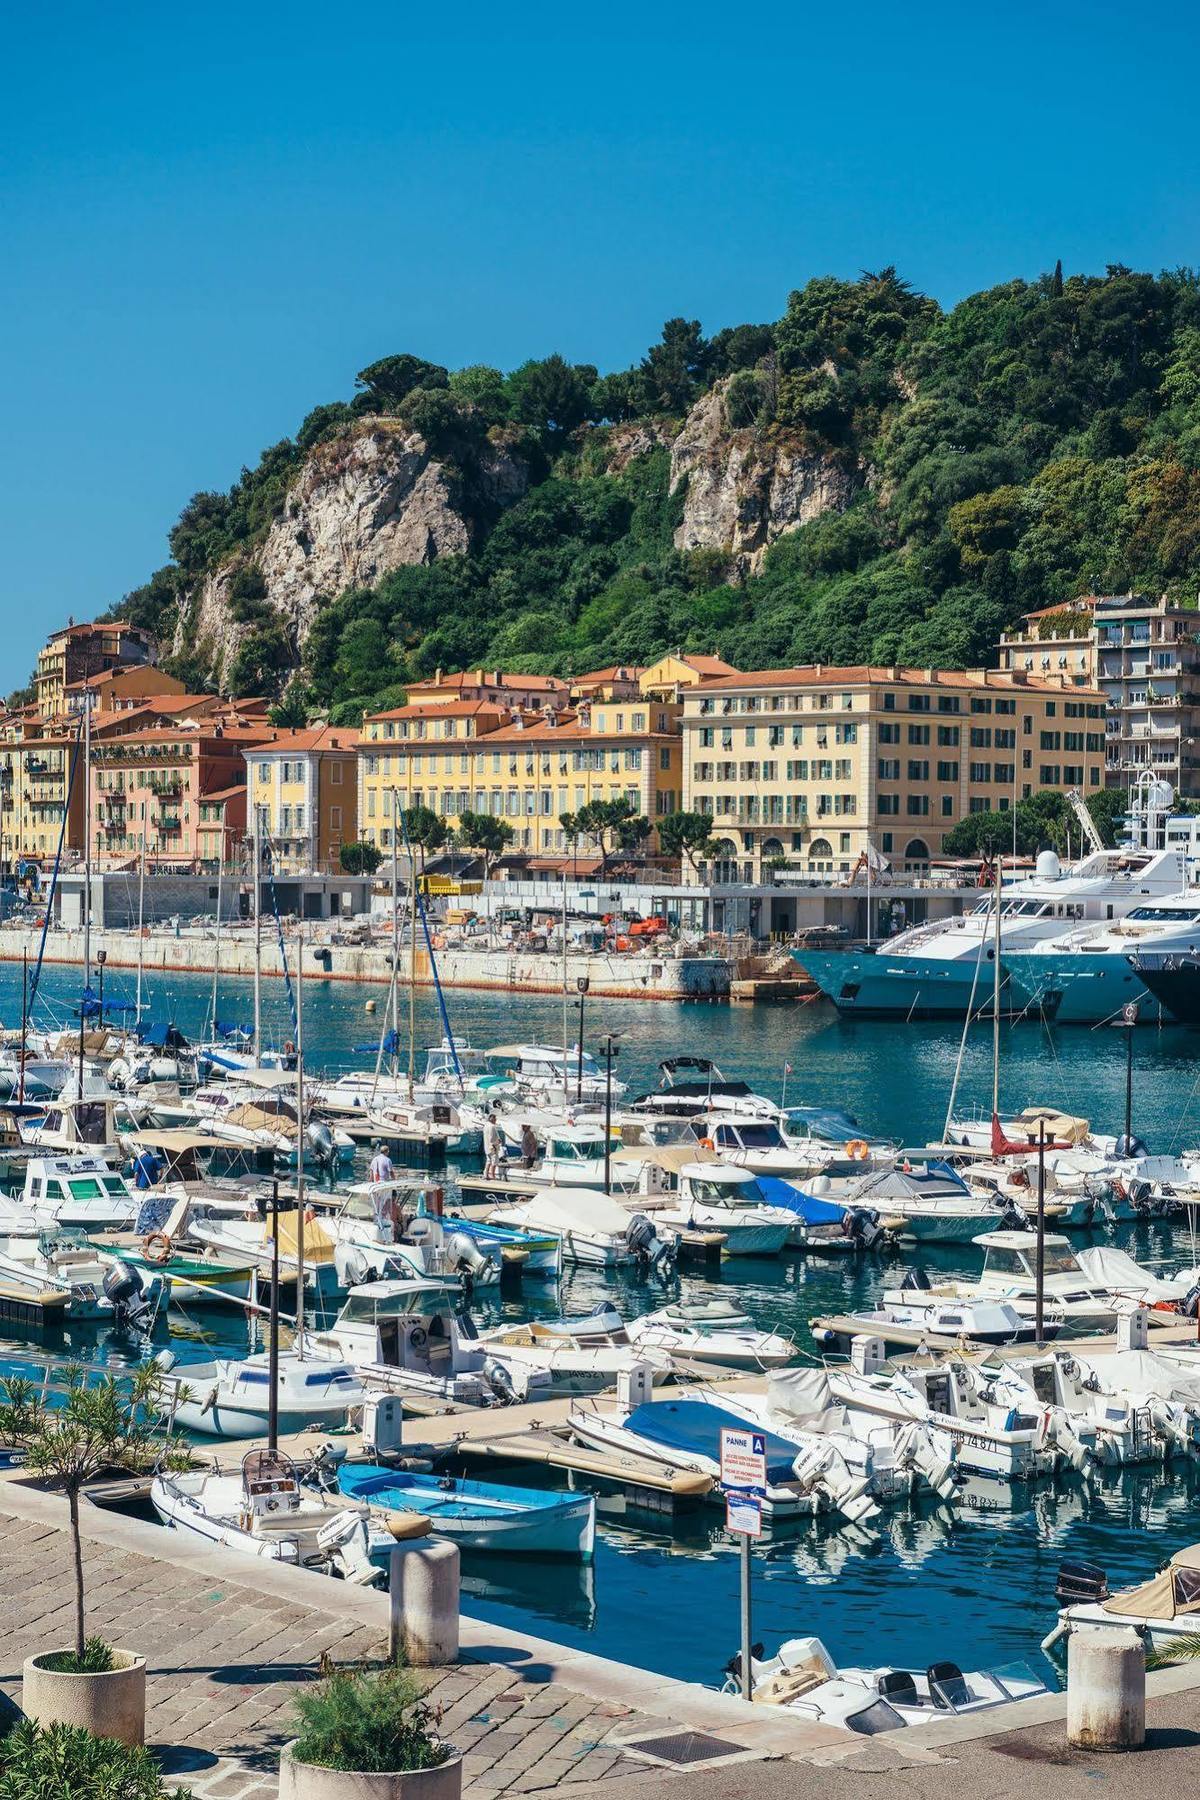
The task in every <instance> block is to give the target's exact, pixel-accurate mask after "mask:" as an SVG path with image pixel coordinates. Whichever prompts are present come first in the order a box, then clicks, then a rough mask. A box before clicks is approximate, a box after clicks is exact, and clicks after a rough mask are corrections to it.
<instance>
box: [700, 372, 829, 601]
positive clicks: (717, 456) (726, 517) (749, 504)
mask: <svg viewBox="0 0 1200 1800" xmlns="http://www.w3.org/2000/svg"><path fill="white" fill-rule="evenodd" d="M724 385H725V384H723V383H721V384H718V386H717V387H715V388H713V389H712V391H711V392H710V393H708V394H706V395H705V396H704V398H703V399H701V400H699V401H697V403H696V405H695V406H694V407H693V408H692V410H691V412H690V413H689V414H688V416H687V418H686V420H685V421H684V426H683V430H682V431H681V432H680V433H679V436H678V437H677V438H676V439H675V441H674V443H673V444H672V445H671V488H672V491H674V490H676V489H678V488H679V486H680V485H681V483H685V482H686V484H687V485H686V491H685V494H684V503H683V521H682V523H681V524H680V526H679V528H678V530H677V531H676V533H675V543H676V546H677V548H678V549H680V550H728V551H731V552H732V554H733V556H734V558H735V560H736V562H737V566H738V569H739V572H740V573H741V574H742V575H746V574H751V573H753V572H754V571H755V570H757V569H758V568H759V566H760V565H761V563H762V559H763V557H764V556H765V555H766V553H767V550H768V548H769V547H770V546H771V545H772V544H773V543H774V542H775V540H776V539H777V538H779V537H782V536H783V534H784V533H785V532H788V531H795V530H796V528H797V527H798V526H800V525H806V524H808V522H809V521H810V520H811V519H816V518H819V517H820V515H821V514H822V513H825V512H842V511H844V510H845V508H846V507H847V506H848V505H849V503H850V499H851V496H852V495H853V493H854V489H855V486H856V478H855V476H854V475H853V474H852V473H851V471H850V470H848V469H847V468H846V467H844V466H843V465H842V464H841V463H839V462H835V461H834V460H833V459H832V458H831V457H826V456H821V455H817V454H815V453H814V452H813V451H811V450H809V449H807V448H806V447H805V446H804V445H803V444H801V443H800V441H799V440H794V439H788V438H787V437H785V436H780V437H776V436H773V435H771V434H764V433H761V432H758V431H755V430H748V431H734V430H731V428H730V426H729V423H728V421H727V418H726V414H725V403H724Z"/></svg>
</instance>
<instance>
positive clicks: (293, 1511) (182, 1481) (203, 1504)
mask: <svg viewBox="0 0 1200 1800" xmlns="http://www.w3.org/2000/svg"><path fill="white" fill-rule="evenodd" d="M150 1500H151V1503H152V1505H153V1507H154V1510H155V1512H156V1513H157V1514H158V1516H159V1518H160V1519H161V1520H162V1522H163V1524H164V1525H169V1526H171V1527H172V1528H173V1529H174V1530H176V1531H182V1532H184V1533H186V1534H187V1535H188V1536H189V1537H195V1538H199V1539H201V1540H202V1541H203V1542H204V1543H207V1544H215V1545H217V1546H219V1548H221V1549H222V1550H236V1551H238V1552H240V1553H241V1554H242V1555H247V1556H258V1557H264V1558H267V1559H268V1560H270V1561H273V1562H286V1563H293V1564H294V1565H295V1566H296V1567H297V1568H301V1569H310V1570H313V1571H314V1572H316V1573H318V1574H322V1575H334V1576H337V1577H338V1578H339V1579H341V1580H342V1581H350V1582H353V1583H355V1585H357V1586H360V1587H369V1586H371V1585H372V1584H374V1583H375V1582H377V1581H378V1580H379V1579H380V1570H379V1569H378V1568H377V1567H376V1566H375V1565H374V1564H373V1563H372V1561H371V1559H370V1554H369V1534H368V1531H367V1525H366V1521H365V1519H364V1517H363V1515H362V1514H361V1513H360V1512H359V1511H357V1510H355V1509H354V1508H351V1507H338V1506H331V1505H330V1504H329V1503H328V1502H327V1501H325V1500H324V1499H322V1498H320V1497H319V1496H317V1495H315V1494H313V1493H311V1492H306V1491H304V1490H303V1489H302V1487H301V1485H300V1481H299V1478H298V1476H297V1473H296V1469H295V1465H294V1464H293V1463H292V1461H291V1459H290V1457H287V1456H284V1455H281V1454H280V1453H279V1452H277V1451H271V1450H251V1451H250V1452H248V1454H247V1455H246V1456H245V1457H244V1458H243V1461H242V1468H241V1472H240V1474H238V1475H222V1474H220V1473H219V1472H216V1473H214V1472H213V1471H212V1470H205V1469H201V1470H189V1471H186V1472H184V1473H178V1474H177V1473H174V1472H170V1471H160V1472H159V1473H158V1474H157V1475H156V1476H155V1477H154V1480H153V1482H152V1483H151V1487H150Z"/></svg>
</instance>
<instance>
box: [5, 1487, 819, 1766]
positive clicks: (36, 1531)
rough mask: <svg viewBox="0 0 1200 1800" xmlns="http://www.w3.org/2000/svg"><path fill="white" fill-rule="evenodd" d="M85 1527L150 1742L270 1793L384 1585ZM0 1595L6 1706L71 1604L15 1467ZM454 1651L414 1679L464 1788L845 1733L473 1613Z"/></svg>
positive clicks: (58, 1541)
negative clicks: (445, 1662) (320, 1677)
mask: <svg viewBox="0 0 1200 1800" xmlns="http://www.w3.org/2000/svg"><path fill="white" fill-rule="evenodd" d="M83 1525H84V1530H85V1538H86V1541H85V1567H86V1572H87V1589H86V1593H87V1607H88V1622H89V1627H91V1628H94V1629H96V1630H98V1631H100V1632H101V1633H102V1634H103V1635H104V1636H106V1637H109V1638H111V1640H112V1641H113V1642H115V1643H117V1644H121V1645H125V1646H128V1647H129V1648H136V1649H137V1650H138V1651H139V1652H140V1653H142V1654H143V1655H145V1656H146V1658H147V1662H148V1665H149V1670H148V1680H147V1700H148V1715H147V1741H148V1742H149V1743H150V1744H151V1745H152V1747H153V1748H154V1749H155V1750H156V1751H157V1752H158V1753H159V1754H160V1755H161V1757H162V1760H163V1763H164V1767H165V1768H166V1770H167V1771H168V1774H169V1775H170V1776H171V1777H175V1778H177V1779H178V1781H179V1783H180V1785H181V1786H183V1787H186V1788H188V1789H190V1790H191V1792H192V1793H193V1794H194V1796H195V1800H274V1797H275V1795H276V1792H277V1786H278V1783H277V1775H276V1771H277V1768H278V1761H279V1752H280V1749H281V1747H282V1745H283V1744H284V1743H285V1742H286V1740H287V1738H288V1737H289V1736H290V1735H291V1733H290V1731H289V1729H288V1719H289V1713H290V1701H291V1699H292V1697H293V1694H294V1692H295V1690H296V1687H297V1686H298V1684H300V1683H301V1682H304V1681H306V1680H308V1679H310V1678H311V1677H312V1675H313V1672H314V1667H315V1664H316V1662H317V1659H318V1658H319V1657H320V1656H321V1655H322V1654H323V1653H325V1652H328V1653H329V1654H331V1655H332V1657H333V1659H334V1660H335V1661H337V1662H353V1661H358V1660H362V1659H368V1660H369V1659H377V1658H379V1657H380V1656H381V1655H383V1654H384V1651H385V1648H386V1643H387V1615H388V1601H387V1596H386V1595H384V1594H379V1593H376V1592H374V1591H372V1590H369V1589H367V1590H364V1589H361V1588H355V1587H351V1586H348V1585H347V1584H345V1583H342V1582H334V1581H331V1580H329V1579H327V1578H325V1577H322V1576H317V1575H311V1574H309V1573H308V1572H307V1571H304V1570H296V1569H290V1568H284V1567H282V1566H281V1565H278V1564H270V1563H264V1562H259V1561H257V1560H255V1559H253V1558H250V1557H246V1556H239V1555H237V1554H236V1553H234V1552H230V1551H223V1550H218V1549H214V1548H213V1547H212V1546H211V1545H204V1544H200V1543H193V1542H191V1541H189V1540H188V1539H186V1538H184V1537H181V1536H180V1535H179V1534H177V1533H174V1532H168V1531H166V1530H164V1529H162V1528H161V1527H158V1526H155V1525H152V1524H149V1523H146V1522H144V1521H141V1520H137V1519H131V1518H123V1517H119V1516H117V1515H115V1514H111V1513H106V1512H100V1511H96V1510H93V1509H85V1512H84V1518H83ZM547 1579H548V1580H553V1579H554V1574H553V1571H552V1570H550V1571H548V1572H547ZM0 1592H2V1593H3V1594H4V1595H5V1606H4V1626H5V1644H4V1650H3V1654H2V1655H0V1699H7V1700H8V1701H9V1702H11V1703H12V1704H14V1705H15V1704H18V1703H19V1700H20V1686H21V1665H22V1662H23V1661H24V1659H25V1657H26V1656H29V1655H31V1654H33V1653H34V1652H35V1651H37V1650H43V1649H48V1648H51V1647H54V1646H57V1645H61V1644H63V1643H65V1642H67V1641H69V1638H70V1633H71V1630H72V1615H73V1602H72V1598H71V1592H72V1590H71V1575H70V1538H69V1535H68V1532H67V1530H66V1511H65V1506H64V1503H63V1502H62V1501H61V1500H60V1499H59V1498H58V1497H57V1496H55V1495H52V1494H47V1493H46V1492H44V1491H43V1490H41V1489H39V1488H37V1487H35V1486H32V1485H30V1484H28V1483H26V1482H22V1481H18V1480H15V1479H12V1478H7V1479H2V1480H0ZM462 1655H463V1658H464V1660H463V1661H462V1662H460V1663H459V1664H458V1665H456V1666H455V1667H453V1668H448V1669H440V1670H439V1669H434V1670H428V1671H421V1672H420V1677H419V1678H420V1679H421V1681H422V1683H423V1685H424V1686H425V1687H426V1691H427V1695H428V1698H429V1700H430V1702H431V1704H433V1705H435V1706H438V1707H440V1708H442V1730H443V1731H444V1733H445V1734H446V1736H447V1737H448V1738H449V1739H450V1740H451V1741H452V1742H453V1743H454V1744H455V1745H456V1746H457V1747H458V1748H459V1749H460V1750H462V1751H463V1752H464V1755H465V1764H464V1777H465V1788H466V1794H467V1796H468V1800H498V1796H500V1795H502V1794H522V1795H523V1794H546V1793H553V1794H555V1795H556V1796H561V1800H570V1797H572V1796H573V1797H574V1800H589V1797H590V1796H591V1795H592V1794H593V1792H594V1790H595V1784H596V1783H598V1782H601V1781H607V1780H609V1779H610V1778H620V1779H621V1780H622V1785H623V1786H624V1785H625V1782H626V1781H627V1780H633V1779H639V1780H644V1779H645V1778H646V1777H647V1776H648V1775H649V1774H651V1773H652V1772H653V1771H654V1770H655V1769H656V1768H658V1769H660V1770H661V1765H656V1764H653V1763H650V1762H647V1761H646V1760H645V1759H644V1758H643V1757H641V1756H640V1755H638V1754H637V1753H634V1752H631V1751H630V1750H629V1749H628V1748H627V1746H628V1745H629V1743H630V1742H631V1741H635V1742H640V1741H641V1740H644V1739H648V1738H654V1737H658V1736H663V1735H667V1736H671V1735H676V1736H677V1735H678V1734H679V1733H680V1732H688V1731H697V1732H707V1733H710V1734H712V1735H713V1736H719V1738H720V1739H721V1740H722V1742H723V1743H725V1744H727V1745H728V1755H729V1756H731V1757H734V1758H737V1759H738V1760H739V1762H740V1761H744V1760H745V1759H746V1758H747V1757H754V1756H771V1755H776V1756H777V1755H786V1754H795V1753H799V1752H802V1751H804V1750H805V1749H810V1750H811V1749H817V1750H819V1749H820V1748H822V1747H829V1746H830V1744H831V1740H836V1741H843V1740H842V1736H841V1734H840V1733H832V1732H830V1731H828V1730H827V1729H824V1728H822V1727H819V1726H813V1725H811V1724H809V1723H806V1722H804V1721H802V1720H800V1719H798V1718H796V1717H795V1716H792V1717H788V1716H787V1715H786V1714H782V1713H780V1714H775V1715H773V1716H771V1717H770V1718H767V1719H764V1717H763V1714H762V1711H761V1709H754V1708H750V1707H747V1706H745V1705H743V1703H742V1702H741V1701H740V1700H736V1699H731V1698H729V1697H727V1696H724V1695H721V1694H717V1693H710V1692H708V1691H707V1690H705V1689H702V1688H698V1687H693V1686H691V1685H689V1684H687V1683H684V1682H678V1681H671V1680H669V1679H667V1678H664V1677H661V1676H650V1675H647V1674H646V1673H645V1671H643V1670H638V1669H633V1668H627V1667H625V1666H624V1665H622V1664H618V1663H613V1662H608V1661H606V1660H605V1659H603V1658H601V1657H595V1656H590V1655H588V1654H587V1653H586V1652H582V1651H575V1650H572V1649H570V1648H568V1647H566V1646H564V1645H561V1644H552V1643H549V1642H546V1641H544V1640H542V1639H538V1638H529V1637H525V1636H523V1635H519V1634H517V1633H515V1632H512V1631H508V1630H505V1629H504V1628H503V1627H501V1626H496V1625H490V1624H485V1623H482V1622H479V1621H475V1620H471V1619H469V1618H464V1619H463V1621H462Z"/></svg>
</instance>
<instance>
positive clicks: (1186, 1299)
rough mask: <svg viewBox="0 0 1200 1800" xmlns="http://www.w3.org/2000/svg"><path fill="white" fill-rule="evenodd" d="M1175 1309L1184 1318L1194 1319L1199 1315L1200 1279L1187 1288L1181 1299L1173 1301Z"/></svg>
mask: <svg viewBox="0 0 1200 1800" xmlns="http://www.w3.org/2000/svg"><path fill="white" fill-rule="evenodd" d="M1175 1311H1176V1312H1177V1313H1181V1314H1182V1315H1183V1317H1184V1318H1185V1319H1194V1318H1197V1317H1198V1316H1200V1281H1198V1282H1196V1284H1195V1286H1194V1287H1190V1288H1189V1289H1188V1291H1187V1293H1186V1294H1185V1295H1184V1296H1183V1299H1182V1300H1177V1301H1176V1302H1175Z"/></svg>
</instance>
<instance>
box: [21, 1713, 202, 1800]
mask: <svg viewBox="0 0 1200 1800" xmlns="http://www.w3.org/2000/svg"><path fill="white" fill-rule="evenodd" d="M50 1794H53V1795H55V1796H57V1797H58V1800H85V1797H86V1800H168V1796H170V1797H171V1800H191V1792H190V1789H184V1788H177V1787H175V1786H172V1787H171V1788H169V1789H168V1788H167V1787H166V1785H165V1784H164V1782H163V1778H162V1775H161V1773H160V1771H159V1766H158V1764H157V1763H156V1762H155V1760H154V1758H153V1757H152V1756H151V1754H150V1752H149V1751H148V1750H144V1749H142V1748H141V1747H140V1746H134V1747H133V1748H130V1747H129V1746H127V1745H125V1744H117V1743H114V1742H113V1740H112V1739H111V1738H100V1737H95V1736H94V1735H93V1734H92V1733H91V1732H90V1731H81V1730H80V1729H79V1728H78V1727H75V1726H71V1725H49V1726H45V1727H43V1726H41V1725H35V1724H34V1723H33V1721H32V1719H22V1721H21V1723H20V1724H19V1725H17V1726H15V1727H14V1729H13V1730H12V1731H11V1732H10V1733H9V1734H8V1736H7V1737H6V1738H3V1739H0V1800H31V1796H42V1795H50Z"/></svg>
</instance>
